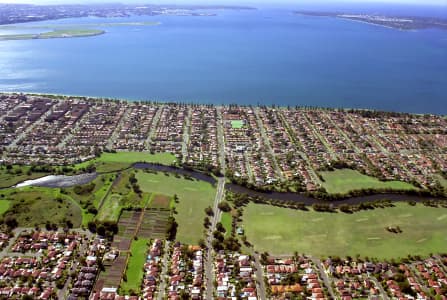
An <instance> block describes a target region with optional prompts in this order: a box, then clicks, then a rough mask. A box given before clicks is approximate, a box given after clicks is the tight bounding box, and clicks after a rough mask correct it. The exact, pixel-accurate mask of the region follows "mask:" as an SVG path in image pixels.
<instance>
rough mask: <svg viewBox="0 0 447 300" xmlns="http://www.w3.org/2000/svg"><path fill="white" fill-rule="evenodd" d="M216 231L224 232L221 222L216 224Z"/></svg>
mask: <svg viewBox="0 0 447 300" xmlns="http://www.w3.org/2000/svg"><path fill="white" fill-rule="evenodd" d="M216 229H217V231H220V232H225V231H226V230H225V228H224V227H223V225H222V223H221V222H219V223H217V224H216Z"/></svg>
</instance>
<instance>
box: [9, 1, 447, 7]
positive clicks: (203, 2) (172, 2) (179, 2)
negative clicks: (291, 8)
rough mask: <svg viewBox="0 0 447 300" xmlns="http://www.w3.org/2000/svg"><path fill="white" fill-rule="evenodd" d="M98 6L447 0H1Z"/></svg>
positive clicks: (422, 3)
mask: <svg viewBox="0 0 447 300" xmlns="http://www.w3.org/2000/svg"><path fill="white" fill-rule="evenodd" d="M7 3H9V4H40V5H45V4H97V3H153V4H184V5H186V4H201V5H204V4H208V5H279V6H281V5H296V6H299V5H308V4H318V5H321V4H362V3H365V4H368V3H370V4H393V5H396V4H402V5H439V6H447V0H426V1H420V0H360V1H359V0H315V1H312V0H304V1H299V2H297V1H296V0H279V1H275V0H121V1H120V0H118V1H116V0H94V1H91V0H43V1H42V0H0V4H7Z"/></svg>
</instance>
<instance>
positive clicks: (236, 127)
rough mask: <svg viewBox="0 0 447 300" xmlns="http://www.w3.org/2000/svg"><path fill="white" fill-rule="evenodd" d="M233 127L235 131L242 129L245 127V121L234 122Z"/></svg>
mask: <svg viewBox="0 0 447 300" xmlns="http://www.w3.org/2000/svg"><path fill="white" fill-rule="evenodd" d="M231 127H232V128H235V129H240V128H242V127H244V121H242V120H233V121H231Z"/></svg>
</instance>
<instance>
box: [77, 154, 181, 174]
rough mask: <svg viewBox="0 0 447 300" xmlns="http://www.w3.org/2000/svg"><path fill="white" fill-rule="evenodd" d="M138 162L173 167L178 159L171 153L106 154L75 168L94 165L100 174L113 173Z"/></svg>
mask: <svg viewBox="0 0 447 300" xmlns="http://www.w3.org/2000/svg"><path fill="white" fill-rule="evenodd" d="M136 162H148V163H159V164H164V165H171V164H172V163H174V162H176V158H175V156H174V155H172V154H171V153H156V154H150V153H148V152H117V153H107V152H105V153H102V154H101V156H100V157H98V158H95V159H93V160H89V161H85V162H83V163H80V164H77V165H75V168H76V169H81V168H85V167H87V166H89V165H92V164H94V165H95V166H96V170H97V171H98V172H112V171H117V170H122V169H125V168H127V167H129V166H130V165H132V164H133V163H136Z"/></svg>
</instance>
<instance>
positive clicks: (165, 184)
mask: <svg viewBox="0 0 447 300" xmlns="http://www.w3.org/2000/svg"><path fill="white" fill-rule="evenodd" d="M136 178H137V179H138V184H139V185H140V187H141V189H142V190H143V191H144V192H151V193H156V194H163V195H167V196H174V194H177V196H178V198H179V203H177V204H176V206H175V210H176V211H177V214H175V215H174V217H175V219H176V221H177V223H178V229H177V240H178V241H180V242H182V243H187V244H197V241H198V240H199V239H200V238H202V236H203V219H204V218H205V216H206V215H205V212H204V210H205V208H206V207H208V206H209V205H212V203H213V201H214V197H215V194H216V189H215V188H214V187H213V186H212V185H211V184H209V183H207V182H204V181H196V180H194V181H192V180H187V179H184V178H176V177H175V176H174V175H173V174H170V175H169V176H166V175H165V174H164V173H161V172H159V173H158V174H152V173H144V172H142V171H140V172H137V175H136Z"/></svg>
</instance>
